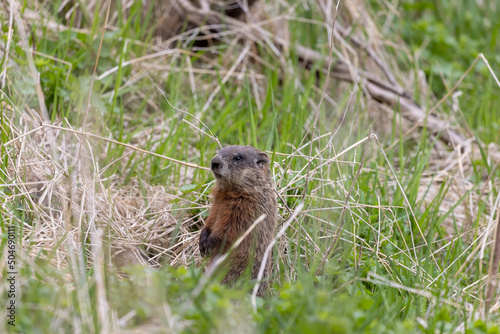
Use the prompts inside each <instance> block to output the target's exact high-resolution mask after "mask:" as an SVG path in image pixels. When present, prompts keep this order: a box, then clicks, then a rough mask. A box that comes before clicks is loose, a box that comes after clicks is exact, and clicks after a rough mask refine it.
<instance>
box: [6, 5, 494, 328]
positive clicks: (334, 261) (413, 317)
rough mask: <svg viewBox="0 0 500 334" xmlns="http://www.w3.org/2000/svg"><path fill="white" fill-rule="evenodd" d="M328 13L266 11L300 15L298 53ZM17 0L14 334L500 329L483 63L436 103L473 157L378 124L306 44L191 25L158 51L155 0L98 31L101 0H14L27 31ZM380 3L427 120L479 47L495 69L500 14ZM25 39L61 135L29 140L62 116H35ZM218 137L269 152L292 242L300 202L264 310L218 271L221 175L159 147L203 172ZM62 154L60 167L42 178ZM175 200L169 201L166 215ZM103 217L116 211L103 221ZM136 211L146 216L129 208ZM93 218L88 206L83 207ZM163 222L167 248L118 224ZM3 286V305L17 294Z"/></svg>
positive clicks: (12, 98)
mask: <svg viewBox="0 0 500 334" xmlns="http://www.w3.org/2000/svg"><path fill="white" fill-rule="evenodd" d="M320 2H321V3H323V1H306V0H297V1H295V0H293V1H289V3H288V5H289V6H290V7H289V8H285V7H284V6H283V4H280V5H278V4H276V3H278V2H276V3H274V2H272V1H263V3H265V4H266V6H268V7H267V10H269V11H270V12H272V13H274V11H278V12H280V13H285V12H286V11H287V10H289V12H288V13H289V17H287V18H286V23H287V24H286V25H284V27H285V29H287V34H289V36H290V40H291V41H292V42H293V43H296V44H300V45H305V46H307V47H310V48H313V49H315V50H317V51H320V52H322V53H323V54H324V55H329V54H330V50H329V48H328V41H329V36H328V32H327V29H325V25H324V23H325V19H324V18H322V17H323V16H322V14H321V10H320V6H319V5H318V3H320ZM64 3H66V4H65V5H64ZM325 3H326V2H325ZM70 4H72V2H70ZM3 6H4V8H3V9H2V10H1V14H0V22H1V24H2V30H3V32H4V34H3V35H2V37H1V40H2V41H1V45H2V51H3V52H2V54H3V57H2V59H1V64H0V65H1V67H0V68H1V70H2V71H4V72H2V76H0V79H2V78H3V75H5V82H6V83H5V84H4V85H3V86H2V87H3V88H2V93H1V98H2V105H1V108H2V109H1V110H2V117H1V119H0V128H1V136H2V137H1V143H2V146H1V157H2V162H1V165H0V183H1V184H2V185H0V200H1V207H0V210H1V216H0V224H1V226H2V231H3V234H2V236H1V239H0V240H1V247H2V248H1V249H2V252H7V240H8V235H7V232H6V231H7V226H11V225H16V226H17V227H18V228H17V229H16V233H17V237H16V240H17V241H16V242H17V261H18V262H17V263H18V264H17V270H18V283H17V284H18V285H17V288H16V289H17V291H18V297H17V304H16V306H17V313H16V314H17V318H16V326H15V327H12V326H9V325H8V324H7V323H6V321H2V326H3V327H2V328H3V329H2V331H8V332H22V333H59V332H60V333H67V332H75V333H94V332H119V331H120V330H124V331H126V330H137V332H144V333H146V332H152V333H154V332H194V333H205V332H214V333H220V332H231V333H234V332H238V333H239V332H252V333H254V332H270V333H289V332H291V333H295V332H296V333H323V332H324V333H403V332H422V333H451V332H465V333H500V329H499V327H498V326H497V323H498V322H499V321H500V317H499V316H498V308H499V304H498V299H496V302H495V300H494V301H493V302H492V303H491V305H489V306H490V310H491V312H489V313H488V314H485V302H484V301H485V298H486V294H487V289H488V288H487V281H488V280H487V279H485V277H486V276H487V275H488V272H489V270H490V268H491V264H490V263H491V262H492V260H491V257H492V256H491V250H492V248H493V242H491V241H492V240H494V234H493V230H494V229H487V228H486V226H488V224H489V226H490V227H491V226H493V225H492V222H494V221H495V219H497V217H498V198H499V197H498V194H499V187H500V168H498V161H497V160H495V155H494V153H495V152H498V151H497V147H496V146H495V145H496V144H497V143H499V142H500V112H498V110H499V109H500V108H499V107H500V100H499V95H500V94H498V93H499V92H500V86H499V85H498V84H497V82H496V81H495V77H494V75H493V74H492V73H491V72H490V71H489V70H488V68H487V67H486V66H485V64H484V62H483V61H482V60H481V59H480V60H479V61H478V62H477V63H476V65H475V66H474V68H473V69H472V70H471V72H470V73H469V74H468V75H467V76H466V77H465V78H464V80H463V82H462V83H461V84H460V85H459V87H458V89H457V91H461V95H459V94H451V95H450V97H449V99H447V100H446V103H443V104H442V105H441V106H440V107H439V108H438V109H437V110H435V111H434V113H435V114H437V115H438V116H439V117H441V118H442V119H446V120H449V121H450V123H451V124H453V126H454V128H456V129H458V130H457V131H461V133H463V134H464V136H466V137H467V138H471V140H470V142H471V143H473V144H474V145H475V146H474V147H475V149H472V151H470V152H466V153H464V154H465V157H464V156H461V155H460V152H462V151H461V150H460V149H458V150H454V149H453V148H450V147H446V145H443V143H442V142H441V141H440V137H439V136H434V135H431V134H430V133H429V132H428V131H427V129H426V126H425V124H421V126H420V127H417V126H413V124H411V125H410V126H409V127H406V128H405V127H404V126H403V123H404V122H403V121H402V115H401V113H400V112H399V110H397V108H394V110H391V113H387V114H385V115H386V116H384V117H385V118H384V117H382V116H380V115H382V113H383V111H382V108H377V107H375V106H374V105H373V101H369V100H368V99H367V97H366V96H365V94H363V89H362V87H361V84H360V83H357V84H353V83H349V82H348V83H346V82H343V83H339V82H338V80H337V81H335V80H334V79H332V78H331V77H330V76H329V75H328V74H327V73H325V71H321V70H320V68H322V66H323V64H317V67H316V68H305V67H304V66H302V64H301V63H300V61H299V59H298V57H296V56H295V53H294V51H293V47H291V50H289V53H282V54H281V55H280V56H277V55H276V54H275V53H273V51H272V49H271V48H270V47H269V45H268V44H265V43H262V44H256V45H252V46H251V47H250V46H247V45H245V43H244V42H241V41H239V40H238V38H234V39H235V41H234V43H226V40H222V42H220V43H218V44H215V45H210V44H209V46H202V47H200V46H198V45H197V44H196V43H195V42H194V40H195V39H194V38H193V39H191V38H189V35H188V36H187V37H186V38H184V39H179V40H177V41H176V43H174V45H170V47H172V48H171V50H174V51H172V52H171V53H166V52H165V53H164V54H162V55H160V56H155V57H151V58H148V57H147V56H148V55H151V54H154V53H161V52H163V51H165V50H166V49H168V48H166V47H165V45H163V44H161V43H162V42H161V39H160V38H159V37H158V36H156V35H155V31H156V29H157V27H156V26H155V24H154V23H150V22H155V18H157V17H158V14H157V13H156V12H155V8H154V6H152V5H151V4H150V3H149V2H148V1H140V0H136V1H129V2H127V1H122V2H121V1H115V2H113V6H112V7H111V12H110V16H109V18H110V20H111V21H112V22H113V24H112V25H111V26H110V27H108V29H107V30H106V32H105V33H104V34H102V27H103V26H104V22H105V21H106V6H105V5H104V4H102V5H101V7H99V6H95V7H87V5H85V4H83V2H80V5H79V7H78V8H75V9H74V10H70V7H71V6H69V5H68V4H67V2H64V1H54V2H50V3H49V2H46V3H42V2H37V1H26V2H20V3H19V6H18V10H19V12H20V17H23V18H24V20H25V29H26V36H25V37H23V36H22V34H20V33H19V29H22V28H20V27H19V25H18V22H17V21H16V18H15V16H16V14H15V13H14V14H12V12H11V10H12V8H11V7H9V6H8V5H6V4H4V5H3ZM365 6H366V7H367V8H365V10H366V13H369V14H370V15H371V17H373V18H374V21H373V22H374V23H375V24H376V26H377V27H378V28H379V29H380V31H381V32H383V34H384V40H383V42H384V43H382V42H381V44H384V45H386V48H387V54H386V55H387V56H388V57H392V59H393V60H394V62H392V61H391V62H390V63H391V64H393V63H394V64H396V65H397V66H398V67H399V69H395V71H396V70H397V71H401V73H398V78H409V79H408V80H410V81H411V83H413V84H410V85H407V84H406V83H404V82H402V83H401V84H402V85H403V87H405V89H407V90H408V91H409V92H410V93H411V94H412V95H413V96H414V98H415V100H416V101H417V102H418V103H420V104H422V105H423V106H425V108H427V110H428V109H430V108H432V106H434V105H435V104H436V102H437V101H438V100H440V99H441V98H442V97H443V96H445V95H446V94H447V93H448V92H450V90H451V89H452V87H453V86H454V85H455V84H456V83H457V81H458V80H459V79H460V77H461V76H462V75H463V74H464V73H465V72H466V70H467V69H468V68H469V66H470V65H471V64H472V63H473V62H474V60H475V59H476V57H477V55H478V54H479V53H483V54H484V56H485V58H486V59H487V60H488V61H489V63H490V65H491V68H492V70H493V72H494V73H496V75H497V76H498V75H499V74H500V37H498V31H500V25H499V23H498V22H497V20H496V18H498V17H500V6H498V5H496V4H494V3H488V2H486V1H484V2H476V1H475V2H470V1H466V0H461V1H449V0H440V1H437V2H435V3H431V2H422V1H408V2H402V3H399V4H398V7H396V8H393V7H392V5H391V6H390V7H387V6H389V5H388V4H387V3H386V2H382V1H371V2H366V3H365ZM42 8H43V10H42ZM344 10H346V11H347V9H345V8H344ZM11 14H12V15H13V18H11V17H10V15H11ZM351 14H352V13H351ZM319 18H321V19H319ZM339 20H340V21H339V22H343V23H345V22H346V21H347V20H348V19H347V18H345V17H344V18H343V17H342V16H339ZM320 21H321V24H320V23H318V22H320ZM360 22H364V21H363V20H360V21H354V22H351V23H352V24H353V25H357V24H360ZM54 23H57V24H59V25H60V26H59V27H58V28H54ZM327 24H331V22H327ZM12 27H14V28H13V29H14V33H13V34H12V38H10V37H9V31H10V29H12ZM61 27H64V28H61ZM75 27H78V28H75ZM273 28H274V29H276V30H278V28H277V27H273ZM187 29H188V27H187V25H186V27H185V30H187ZM101 36H102V37H103V39H102V46H101ZM232 38H233V37H232ZM389 41H394V42H393V43H392V44H391V43H389ZM25 42H29V44H30V45H29V48H28V50H29V51H32V54H33V64H34V65H35V67H36V71H38V72H39V73H40V87H41V88H42V89H43V96H44V100H45V104H46V107H47V112H48V116H49V118H50V121H51V122H52V124H54V125H55V126H59V127H62V128H64V129H66V130H65V131H64V130H63V131H60V132H57V133H56V132H55V130H54V129H52V130H50V129H49V128H41V129H38V130H37V131H38V132H34V133H33V134H32V136H31V137H30V136H29V135H24V134H26V133H27V132H28V131H30V130H32V129H35V128H36V127H38V126H40V124H41V123H42V122H45V123H47V122H46V121H47V120H44V121H42V120H41V118H40V116H38V115H37V114H38V113H40V109H41V107H40V99H39V95H37V91H36V85H35V84H34V81H33V79H32V76H31V74H30V73H31V69H30V60H29V57H27V54H26V50H27V49H26V47H25V45H24V44H23V43H25ZM239 42H240V43H239ZM337 42H338V43H339V44H338V46H337V44H335V43H337ZM293 43H292V44H293ZM269 44H272V43H269ZM7 45H8V49H7ZM334 45H335V47H338V48H339V49H341V46H340V41H334ZM346 52H347V51H346ZM97 55H98V56H99V60H98V62H97V68H96V71H95V76H94V65H95V63H96V57H97ZM141 57H143V58H141ZM333 60H334V61H336V60H338V54H335V53H334V56H333ZM4 73H5V74H4ZM421 73H423V74H425V75H422V74H421ZM422 77H425V78H426V80H422ZM400 80H402V79H400ZM425 81H427V82H428V83H429V84H428V85H427V83H426V82H425ZM332 82H333V83H332ZM91 87H92V90H91ZM90 91H91V92H92V94H91V95H89V92H90ZM322 92H323V93H322ZM89 96H90V97H89ZM88 101H90V105H89V106H88ZM31 110H33V111H31ZM369 110H370V112H369ZM374 113H375V116H374ZM377 113H380V114H377ZM387 115H389V116H387ZM380 119H382V121H381V120H380ZM71 129H77V130H78V131H82V132H81V133H76V134H75V133H72V132H70V131H71ZM51 131H53V132H51ZM212 133H213V134H214V135H215V136H216V137H217V138H218V140H219V141H220V143H222V145H229V144H251V145H254V146H256V147H259V148H260V149H262V150H267V151H269V155H270V156H271V157H272V159H273V164H272V169H273V174H274V175H275V183H276V186H277V189H278V193H279V194H280V199H279V203H280V217H281V220H280V221H279V225H278V230H279V229H280V228H282V227H283V226H284V223H285V222H286V221H287V219H288V218H289V217H290V215H291V214H292V212H293V211H294V210H295V209H296V208H297V205H298V204H299V203H301V202H303V203H304V204H305V206H304V209H303V210H302V211H301V212H300V213H299V214H298V218H297V219H296V220H294V221H292V223H291V225H290V227H289V228H288V229H287V230H286V233H285V235H284V237H283V238H281V240H279V242H278V243H277V246H276V247H275V250H274V253H273V263H274V266H273V277H272V284H271V285H272V289H271V290H272V291H271V295H270V296H269V297H267V298H258V299H257V305H256V309H255V310H254V309H253V307H252V298H251V295H250V294H248V291H249V290H250V289H251V288H252V286H251V283H248V282H247V283H243V285H244V286H243V287H241V286H239V287H238V288H234V289H230V288H228V287H225V286H221V285H220V284H218V282H217V281H216V280H215V279H212V280H208V281H205V280H204V278H205V277H206V276H204V273H203V270H202V265H203V261H202V260H200V258H199V254H198V251H197V248H196V237H197V234H196V233H197V231H198V230H199V229H200V227H201V226H202V224H203V219H204V218H206V216H207V207H208V206H207V205H208V203H209V199H208V192H209V189H210V187H211V186H212V184H213V177H212V175H211V174H210V172H209V171H207V170H204V169H199V168H190V167H187V166H185V165H181V164H177V163H175V162H172V161H170V160H166V159H163V158H162V157H161V156H166V157H170V158H174V159H178V160H180V161H183V162H188V163H193V164H196V165H198V166H208V164H209V161H210V159H211V157H212V156H213V154H214V152H216V151H217V149H218V144H217V142H216V141H215V140H214V139H213V137H212V135H211V134H212ZM88 134H94V135H96V136H97V137H90V136H88ZM370 134H375V135H376V136H370ZM51 136H55V139H51V138H52V137H51ZM109 138H112V139H113V140H116V141H118V142H121V143H127V144H130V145H132V146H134V147H138V148H140V149H142V150H146V151H148V152H153V153H155V154H156V156H155V155H152V154H149V153H143V152H139V151H137V150H133V149H130V148H128V147H125V146H122V145H118V144H116V143H112V142H109V141H107V140H108V139H109ZM52 141H54V143H56V144H55V145H54V144H53V142H52ZM344 150H345V152H343V153H342V154H341V155H340V154H339V153H340V152H342V151H344ZM337 155H338V159H337ZM47 161H49V162H50V164H51V165H50V166H52V167H51V168H45V169H43V170H42V168H41V167H40V170H37V169H36V166H37V165H38V166H42V165H44V164H45V163H46V162H47ZM34 166H35V167H34ZM85 180H87V181H88V184H92V186H91V187H88V186H86V185H85V182H87V181H85ZM37 182H46V183H43V187H38V188H36V187H35V184H36V183H37ZM49 184H50V185H52V186H49ZM69 184H71V186H68V188H64V187H65V185H69ZM60 189H64V190H60ZM98 193H102V197H98V196H97V194H98ZM89 194H90V195H89ZM167 194H171V195H172V197H171V198H169V204H168V205H169V206H168V207H167V206H165V207H158V206H157V205H156V204H154V203H156V202H155V201H156V200H157V198H158V197H161V196H167ZM85 196H91V197H89V198H90V199H89V198H86V197H85ZM92 196H93V197H92ZM132 197H133V199H132ZM68 198H69V200H68ZM73 198H75V199H77V200H76V202H71V201H72V199H73ZM136 199H137V201H136ZM65 200H68V201H69V202H70V203H73V204H71V205H69V206H68V205H66V204H64V201H65ZM123 203H125V204H123ZM92 205H93V206H94V210H95V212H97V211H98V210H100V208H101V207H105V209H102V213H99V214H97V213H96V214H93V212H94V211H92V210H91V209H88V208H89V207H92ZM106 205H109V207H108V206H106ZM120 205H122V206H123V207H125V208H130V210H132V208H134V210H135V208H140V210H139V209H137V210H136V211H133V213H132V211H128V212H125V213H121V211H120V209H119V206H120ZM80 206H81V208H82V211H78V212H81V215H75V214H71V212H74V211H72V210H77V209H79V207H80ZM83 208H87V209H85V210H83ZM125 211H127V210H125ZM165 212H167V214H168V217H170V218H173V220H172V221H173V223H172V226H171V231H170V232H169V233H168V234H167V235H166V236H160V237H157V238H155V239H150V235H149V234H148V233H146V232H144V234H140V233H139V232H138V234H137V235H138V236H132V235H119V232H117V231H118V230H119V229H120V228H119V227H118V228H117V227H116V225H119V224H121V223H123V222H126V223H127V224H130V225H134V224H136V225H141V224H142V225H144V226H146V225H147V226H148V228H150V227H149V226H156V225H158V224H162V223H164V222H165V219H167V218H168V217H167V216H165V215H164V214H165ZM122 218H123V219H122ZM93 224H94V225H93ZM149 224H150V225H149ZM155 224H156V225H155ZM96 226H97V227H99V228H100V230H101V231H102V236H100V237H99V233H97V232H96V229H95V227H96ZM169 228H170V227H169ZM73 231H77V232H78V233H79V234H78V238H76V239H74V240H76V242H74V243H72V242H73V241H71V242H70V240H73V239H71V238H73V236H72V232H73ZM151 231H154V233H159V231H158V230H157V229H155V227H151ZM141 233H142V232H141ZM151 233H153V232H151ZM96 235H97V236H96ZM127 238H129V239H127ZM134 238H135V239H134ZM139 238H141V239H140V240H139ZM49 239H50V240H49ZM115 239H116V240H121V241H123V240H125V241H127V242H128V241H130V240H132V239H134V240H135V241H137V243H138V244H137V245H136V246H138V247H139V249H140V251H141V252H143V253H145V254H147V255H149V256H151V257H154V261H156V262H155V263H156V264H158V267H156V268H153V267H147V266H142V265H136V266H129V267H126V268H122V269H119V270H117V269H115V267H114V266H113V265H111V264H110V263H111V262H112V261H111V257H112V255H111V253H112V250H111V248H112V247H113V243H114V242H115ZM158 240H161V241H162V242H163V244H161V245H160V244H155V242H157V241H158ZM49 241H50V242H51V243H50V244H49ZM125 241H124V243H126V242H125ZM158 242H159V241H158ZM49 245H50V247H49ZM182 245H184V246H182ZM330 251H331V252H330ZM96 254H97V255H96ZM101 257H102V259H101ZM96 259H100V260H96ZM108 264H109V265H108ZM0 268H2V270H3V272H2V275H3V276H2V277H6V275H7V274H6V273H7V271H8V270H7V268H5V267H4V264H3V263H2V265H1V266H0ZM245 284H246V285H245ZM2 291H3V292H2V295H1V297H0V300H1V305H2V308H3V307H4V305H8V302H9V298H8V297H7V294H6V293H5V291H6V289H3V290H2ZM495 296H496V295H495Z"/></svg>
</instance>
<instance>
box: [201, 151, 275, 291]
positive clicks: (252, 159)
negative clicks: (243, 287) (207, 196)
mask: <svg viewBox="0 0 500 334" xmlns="http://www.w3.org/2000/svg"><path fill="white" fill-rule="evenodd" d="M211 169H212V172H213V174H214V176H215V179H216V185H215V187H214V189H213V190H212V192H211V197H212V208H211V209H210V213H209V215H208V218H207V219H206V221H205V226H204V227H203V230H202V231H201V234H200V243H199V245H200V253H201V255H202V256H210V257H211V259H210V263H212V262H213V260H214V259H215V258H216V257H217V256H220V255H222V254H224V253H226V252H227V251H228V250H229V248H231V245H232V244H233V243H234V242H235V241H236V240H237V239H238V238H239V237H240V236H241V235H242V234H243V233H244V232H245V231H246V230H247V229H248V228H249V227H250V226H251V225H252V224H253V223H254V221H255V220H256V219H257V218H259V217H260V216H261V215H262V214H265V215H266V218H265V219H264V220H263V221H262V222H260V223H259V224H258V225H257V226H256V227H255V228H254V230H253V231H252V233H251V234H249V235H248V236H247V237H246V238H245V239H244V240H243V241H242V243H241V244H240V245H239V246H238V247H237V248H236V249H234V250H233V251H232V253H231V254H230V256H229V257H228V259H227V260H226V265H225V266H224V268H225V269H224V270H227V271H228V273H227V274H226V276H225V278H224V279H223V281H222V282H223V283H226V284H229V285H231V283H233V282H234V281H236V280H237V279H238V278H239V277H240V275H241V274H242V273H243V272H244V271H245V270H246V269H247V266H248V265H250V264H251V265H252V268H251V277H252V279H256V278H257V275H258V273H259V269H260V266H261V263H262V260H263V257H264V252H265V250H266V248H267V246H268V245H269V244H270V243H271V241H272V239H273V237H274V232H275V228H276V218H277V207H278V205H277V202H276V194H275V192H274V185H273V182H272V180H271V172H270V169H269V158H268V157H267V154H266V153H263V152H261V151H259V150H257V149H255V148H253V147H251V146H238V145H235V146H229V147H225V148H223V149H221V150H220V152H219V153H218V154H217V155H215V156H214V157H213V159H212V164H211ZM270 272H271V260H270V256H269V258H268V261H267V263H266V267H265V271H264V279H263V282H262V284H261V286H260V288H259V291H258V295H259V296H262V295H263V294H264V293H265V291H267V279H266V278H267V277H268V276H269V274H270Z"/></svg>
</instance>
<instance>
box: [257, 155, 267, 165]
mask: <svg viewBox="0 0 500 334" xmlns="http://www.w3.org/2000/svg"><path fill="white" fill-rule="evenodd" d="M268 162H269V158H268V157H267V154H265V153H259V155H258V156H257V167H259V168H261V167H262V166H264V165H265V164H267V163H268Z"/></svg>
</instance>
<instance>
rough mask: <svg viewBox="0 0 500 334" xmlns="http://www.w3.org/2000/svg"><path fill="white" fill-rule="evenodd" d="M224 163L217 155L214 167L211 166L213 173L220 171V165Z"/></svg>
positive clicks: (213, 160)
mask: <svg viewBox="0 0 500 334" xmlns="http://www.w3.org/2000/svg"><path fill="white" fill-rule="evenodd" d="M221 163H222V160H221V158H220V157H219V156H218V155H216V156H215V157H213V158H212V165H211V166H210V168H211V169H212V171H214V172H215V171H216V170H218V169H219V167H220V165H221Z"/></svg>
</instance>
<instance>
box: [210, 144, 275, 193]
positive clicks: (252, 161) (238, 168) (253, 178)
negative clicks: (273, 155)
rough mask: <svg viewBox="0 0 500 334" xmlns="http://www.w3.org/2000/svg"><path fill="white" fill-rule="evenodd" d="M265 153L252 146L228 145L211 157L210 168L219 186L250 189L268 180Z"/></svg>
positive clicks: (267, 162)
mask: <svg viewBox="0 0 500 334" xmlns="http://www.w3.org/2000/svg"><path fill="white" fill-rule="evenodd" d="M268 164H269V158H268V157H267V154H266V153H264V152H261V151H259V150H257V149H256V148H253V147H252V146H239V145H234V146H228V147H224V148H223V149H222V150H220V151H219V153H218V154H216V155H215V157H213V158H212V164H211V166H210V168H211V169H212V172H213V173H214V176H215V178H216V180H217V184H218V185H219V187H224V188H225V187H235V188H238V189H241V190H242V189H248V190H250V189H252V188H254V187H255V186H259V185H264V184H268V183H269V180H270V173H269V165H268Z"/></svg>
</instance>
